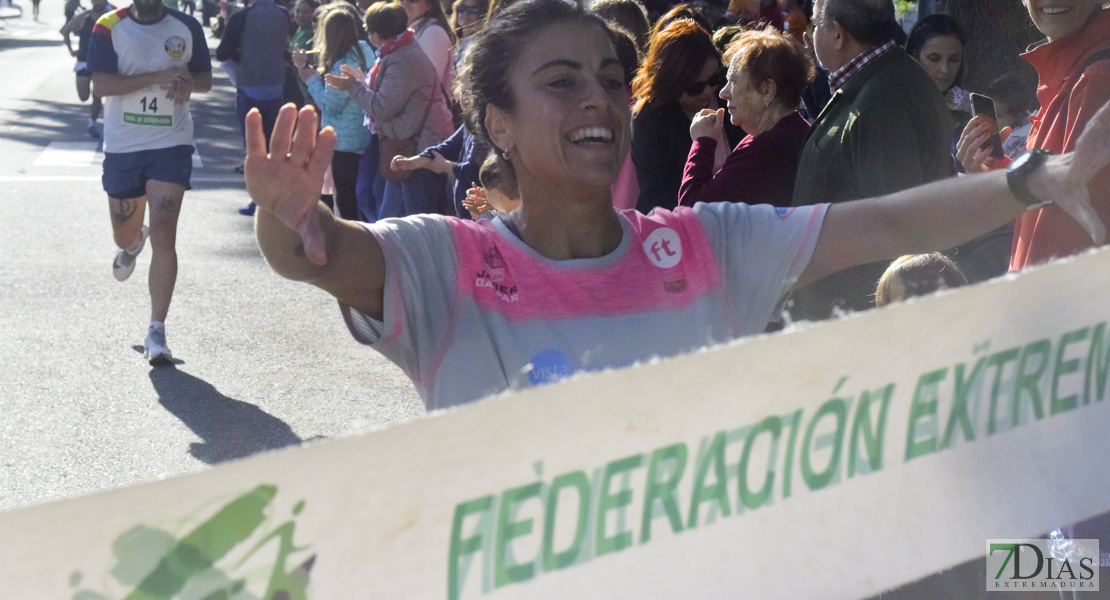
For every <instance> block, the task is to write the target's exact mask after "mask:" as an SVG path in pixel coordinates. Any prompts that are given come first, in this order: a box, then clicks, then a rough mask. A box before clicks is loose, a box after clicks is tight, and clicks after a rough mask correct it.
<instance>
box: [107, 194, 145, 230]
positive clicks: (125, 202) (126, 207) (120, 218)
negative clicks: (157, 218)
mask: <svg viewBox="0 0 1110 600" xmlns="http://www.w3.org/2000/svg"><path fill="white" fill-rule="evenodd" d="M136 200H137V199H136V198H130V199H121V200H117V201H116V202H117V206H116V210H114V211H112V216H113V217H114V218H115V219H116V222H118V223H119V224H121V225H122V224H124V223H126V222H127V221H128V220H129V219H130V218H131V217H133V216H135V211H136V210H138V208H139V203H138V202H137V201H136Z"/></svg>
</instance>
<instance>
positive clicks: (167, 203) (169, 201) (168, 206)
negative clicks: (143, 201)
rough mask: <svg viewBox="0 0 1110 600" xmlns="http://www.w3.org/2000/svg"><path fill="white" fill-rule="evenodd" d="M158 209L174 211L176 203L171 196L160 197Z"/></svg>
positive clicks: (168, 211)
mask: <svg viewBox="0 0 1110 600" xmlns="http://www.w3.org/2000/svg"><path fill="white" fill-rule="evenodd" d="M158 210H159V211H161V212H167V213H172V212H175V211H176V210H177V203H176V202H174V201H173V198H162V201H161V202H159V203H158Z"/></svg>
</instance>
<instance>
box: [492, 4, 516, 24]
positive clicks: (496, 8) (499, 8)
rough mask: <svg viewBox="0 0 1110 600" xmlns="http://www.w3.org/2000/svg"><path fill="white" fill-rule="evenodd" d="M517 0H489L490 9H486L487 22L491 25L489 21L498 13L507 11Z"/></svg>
mask: <svg viewBox="0 0 1110 600" xmlns="http://www.w3.org/2000/svg"><path fill="white" fill-rule="evenodd" d="M516 2H517V0H489V10H487V11H486V24H485V27H489V22H490V21H492V20H493V18H494V17H496V16H497V15H499V14H501V13H503V12H505V11H506V10H508V9H509V7H510V6H512V5H514V4H516Z"/></svg>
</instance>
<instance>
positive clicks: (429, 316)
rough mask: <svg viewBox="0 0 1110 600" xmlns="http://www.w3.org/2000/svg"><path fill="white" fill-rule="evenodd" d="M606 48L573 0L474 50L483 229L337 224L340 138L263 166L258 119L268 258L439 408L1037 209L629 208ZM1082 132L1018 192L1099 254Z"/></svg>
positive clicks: (1018, 183) (540, 378)
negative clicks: (491, 172)
mask: <svg viewBox="0 0 1110 600" xmlns="http://www.w3.org/2000/svg"><path fill="white" fill-rule="evenodd" d="M610 40H611V37H610V33H609V31H608V29H607V28H606V26H605V23H604V22H603V21H601V20H600V19H599V18H597V17H596V16H594V15H591V14H590V13H588V12H586V11H583V10H582V9H580V8H578V7H576V6H575V5H574V4H571V3H569V2H565V1H564V0H525V1H524V2H522V3H520V4H516V5H514V6H512V7H511V8H510V9H508V10H506V11H505V12H504V13H503V14H501V15H499V16H498V17H497V19H495V20H494V21H493V22H492V23H491V24H490V26H489V27H487V28H486V29H485V30H484V31H483V32H482V33H481V34H479V35H478V36H477V37H476V38H475V40H474V42H473V45H472V46H471V51H470V52H469V53H468V55H467V58H466V62H465V64H464V68H463V70H462V73H461V74H460V75H461V77H462V82H461V84H462V86H463V94H462V96H463V97H464V98H468V99H469V102H468V106H467V107H466V111H467V115H468V118H469V119H470V120H471V123H472V124H473V125H474V127H475V131H476V132H477V133H478V135H479V136H481V137H483V138H485V139H486V140H487V141H488V142H489V143H490V147H491V148H493V149H495V152H496V156H497V160H498V168H499V169H505V170H507V171H508V172H510V173H512V174H513V175H514V176H515V178H516V180H517V183H518V185H519V191H520V196H521V201H522V203H521V206H520V207H519V208H518V209H516V210H514V211H513V212H512V213H510V214H508V215H507V216H505V217H504V218H499V219H495V220H492V221H482V222H472V221H464V220H461V219H455V218H450V217H441V216H435V215H425V216H414V217H407V218H404V219H387V220H384V221H380V222H378V223H375V224H371V225H364V224H357V223H350V222H347V221H343V220H341V219H338V218H336V217H335V216H333V215H332V214H331V213H330V212H329V211H328V210H327V209H326V208H325V207H323V206H322V205H320V204H319V203H318V201H317V198H318V195H319V189H320V183H321V181H322V179H323V176H324V171H325V170H326V169H327V165H328V162H329V161H330V158H331V153H332V149H333V147H334V144H335V134H334V133H333V132H332V131H331V130H329V129H325V130H324V131H322V132H320V133H319V134H317V127H316V116H315V113H314V112H313V111H311V110H302V111H301V112H300V114H299V116H298V115H296V113H295V110H294V109H293V107H291V106H288V107H286V108H284V109H283V110H282V112H281V115H280V116H279V118H278V123H277V126H276V127H275V129H274V133H273V137H272V142H271V143H272V147H271V150H272V152H271V154H269V155H267V153H266V147H265V139H264V137H263V136H262V130H261V119H260V117H259V115H257V114H251V115H249V116H248V121H247V128H248V149H247V162H246V172H247V188H248V190H249V192H250V194H251V196H252V197H253V198H254V200H255V202H257V203H258V207H259V211H258V220H257V224H256V227H257V236H258V242H259V245H260V246H261V248H262V251H263V253H264V255H265V257H266V259H267V260H268V261H269V263H270V265H271V266H272V267H273V268H274V270H275V271H277V272H278V273H279V274H281V275H283V276H285V277H288V278H291V279H296V280H300V281H307V282H311V283H312V284H314V285H316V286H318V287H320V288H322V289H324V290H326V291H328V292H329V293H331V294H333V295H334V296H335V297H336V298H337V299H338V300H339V302H340V307H341V309H342V312H343V315H344V317H345V318H346V320H347V324H348V326H349V327H350V330H351V332H352V334H353V335H354V336H355V338H356V339H358V340H359V341H360V342H363V343H367V344H373V346H374V348H375V349H377V350H378V351H380V352H381V353H382V354H384V355H385V356H386V357H388V358H389V359H390V360H392V361H393V362H395V363H396V364H398V365H399V366H400V367H401V368H402V369H404V371H405V373H406V374H408V376H409V377H411V378H412V380H413V382H414V383H415V384H416V388H417V390H418V391H419V393H420V394H421V396H422V397H423V399H424V402H425V405H426V406H427V408H428V409H429V410H431V409H437V408H443V407H446V406H451V405H455V404H461V403H464V402H468V401H471V400H475V399H478V398H481V397H483V396H486V395H489V394H494V393H497V392H500V391H504V390H506V389H514V388H521V387H528V386H530V385H537V384H540V383H544V382H547V381H552V380H554V379H558V378H560V377H562V376H565V375H568V374H571V373H574V372H578V371H588V370H597V369H603V368H606V367H613V366H619V365H626V364H630V363H633V362H636V361H642V360H646V359H649V358H651V357H653V356H672V355H675V354H678V353H681V352H686V351H689V350H692V349H694V348H698V347H701V346H704V345H707V344H715V343H720V342H724V341H727V340H730V339H734V338H738V337H741V336H744V335H749V334H753V333H760V332H762V331H763V330H764V328H765V327H766V325H767V322H768V321H769V320H770V318H771V315H772V313H773V311H774V308H775V305H776V304H777V303H778V302H779V300H780V299H781V298H782V297H783V296H784V294H786V293H787V291H789V290H790V289H791V287H792V286H794V285H798V284H802V283H805V282H807V281H813V280H816V279H819V278H821V277H823V276H825V275H827V274H829V273H832V272H833V271H836V270H839V269H843V268H845V267H848V266H851V265H855V264H860V263H865V262H873V261H877V260H881V259H884V258H892V257H895V256H899V255H902V254H908V253H920V252H926V251H930V250H934V249H940V248H948V247H951V246H954V245H956V244H958V243H959V242H961V241H964V240H967V239H970V238H972V237H974V236H975V235H977V234H980V233H983V232H985V231H988V230H990V229H993V228H995V227H997V226H999V225H1001V224H1002V223H1005V222H1007V221H1009V220H1011V219H1013V218H1014V217H1015V216H1017V215H1018V214H1019V213H1021V212H1022V211H1023V210H1025V208H1026V206H1025V205H1024V204H1023V203H1022V202H1021V201H1018V200H1015V195H1014V193H1011V191H1010V187H1009V186H1008V185H1007V175H1006V174H1004V173H988V174H983V175H975V176H970V177H963V178H960V179H958V180H955V179H954V180H948V181H942V182H937V183H933V184H930V185H928V186H924V187H919V188H914V189H911V190H906V191H904V192H900V193H897V194H892V195H890V196H886V197H883V198H881V199H869V200H860V201H857V202H846V203H841V204H836V205H833V206H828V205H817V206H811V207H803V208H797V209H778V210H776V209H775V208H773V207H770V206H766V205H760V206H749V205H744V204H734V203H731V202H717V203H712V204H708V203H703V204H698V205H696V206H694V207H693V208H685V207H680V208H678V209H677V210H675V211H674V212H671V211H666V210H656V211H655V212H654V214H652V215H651V216H645V215H642V214H639V213H636V212H635V211H616V210H614V209H613V206H612V199H611V197H610V191H609V190H610V186H611V185H612V184H613V181H614V180H615V179H616V177H617V175H618V174H619V173H620V170H621V166H622V164H623V163H624V160H625V156H626V155H627V154H628V148H629V122H630V118H629V108H628V96H627V92H626V88H625V86H624V73H623V72H622V70H621V66H620V61H619V60H618V59H617V55H616V52H615V51H614V50H613V44H612V43H611V41H610ZM506 60H509V61H510V62H509V64H508V65H506V64H505V61H506ZM294 121H297V123H296V125H297V128H296V134H295V135H294V134H293V128H294ZM1088 129H1089V130H1088V132H1087V133H1086V134H1085V136H1084V138H1083V139H1082V140H1080V142H1079V146H1078V147H1077V150H1076V152H1075V153H1073V154H1070V155H1066V156H1061V157H1054V158H1050V159H1048V160H1047V161H1044V162H1041V163H1039V164H1031V165H1029V166H1027V167H1026V170H1024V171H1022V172H1019V173H1015V174H1014V175H1012V176H1011V180H1012V182H1013V184H1014V185H1015V189H1016V190H1017V193H1018V194H1020V195H1019V196H1017V197H1021V198H1025V199H1026V200H1027V201H1028V199H1029V198H1030V197H1032V198H1052V199H1055V200H1056V201H1057V203H1058V204H1060V205H1061V206H1064V207H1066V208H1067V209H1068V210H1069V211H1071V212H1072V213H1074V214H1077V215H1079V216H1080V217H1081V219H1082V220H1083V222H1084V223H1085V224H1086V226H1087V227H1088V229H1089V230H1090V231H1091V232H1092V236H1093V237H1095V238H1098V239H1101V238H1102V237H1103V236H1104V235H1105V229H1104V228H1103V227H1102V226H1101V224H1100V223H1099V222H1098V220H1097V219H1095V218H1093V216H1092V213H1091V212H1090V207H1089V205H1088V204H1087V203H1086V195H1085V187H1084V185H1083V184H1084V182H1085V181H1086V180H1087V179H1088V178H1089V174H1090V173H1093V172H1095V171H1097V170H1098V168H1099V167H1100V166H1102V165H1105V164H1107V163H1110V108H1106V109H1104V110H1102V111H1101V113H1100V114H1099V115H1098V117H1096V118H1095V119H1094V121H1093V122H1092V124H1091V126H1090V127H1089V128H1088ZM861 239H866V240H868V242H867V244H862V245H861V244H859V243H858V240H861Z"/></svg>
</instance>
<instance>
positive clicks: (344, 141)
mask: <svg viewBox="0 0 1110 600" xmlns="http://www.w3.org/2000/svg"><path fill="white" fill-rule="evenodd" d="M359 46H360V47H361V48H362V53H363V55H364V56H365V57H366V61H367V63H366V64H365V65H362V64H359V61H358V53H356V52H355V51H354V49H353V48H352V49H351V51H350V52H348V53H347V55H346V56H344V57H343V58H342V59H340V60H339V61H338V62H336V63H335V65H334V66H333V67H332V69H331V74H332V75H340V72H339V69H340V68H341V67H342V66H343V65H350V66H352V67H354V68H356V69H359V70H361V71H363V72H367V71H368V70H369V69H370V68H371V67H372V66H374V60H375V56H374V50H373V49H372V48H371V47H370V44H368V43H366V42H364V41H360V42H359ZM306 83H307V85H308V92H309V93H310V94H312V99H313V100H315V101H316V105H317V106H319V107H320V113H321V117H320V127H329V126H330V127H331V128H332V129H335V137H336V143H335V149H336V150H338V151H340V152H355V153H357V154H362V152H363V151H365V150H366V147H367V146H369V145H370V129H369V128H367V127H366V125H364V124H363V121H364V120H365V118H366V114H365V113H363V112H362V108H360V107H359V105H358V104H356V103H355V101H354V100H351V97H350V95H348V94H347V92H341V91H339V90H336V89H334V88H331V87H329V86H328V84H327V83H325V82H324V78H323V77H321V76H320V75H319V74H316V75H313V76H312V77H309V79H308V81H307V82H306Z"/></svg>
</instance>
